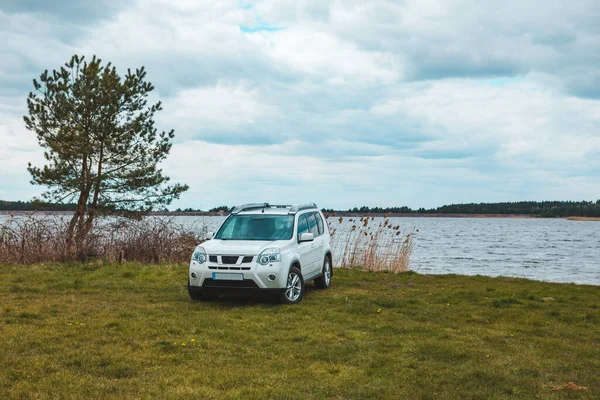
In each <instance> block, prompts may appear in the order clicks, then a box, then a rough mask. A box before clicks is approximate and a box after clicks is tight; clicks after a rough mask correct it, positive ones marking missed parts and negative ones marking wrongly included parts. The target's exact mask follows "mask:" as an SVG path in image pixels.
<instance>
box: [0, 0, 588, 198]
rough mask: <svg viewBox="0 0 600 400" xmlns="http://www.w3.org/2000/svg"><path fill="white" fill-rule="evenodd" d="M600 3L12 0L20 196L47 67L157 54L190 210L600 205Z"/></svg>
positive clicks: (14, 159) (11, 140)
mask: <svg viewBox="0 0 600 400" xmlns="http://www.w3.org/2000/svg"><path fill="white" fill-rule="evenodd" d="M598 21H600V2H598V0H572V1H568V2H567V1H547V0H539V1H538V0H488V1H463V0H439V1H438V0H405V1H404V0H398V1H375V0H374V1H354V0H343V1H341V0H340V1H333V2H326V1H305V0H282V1H274V0H273V1H245V0H243V1H242V0H233V1H229V0H219V1H218V2H216V1H206V2H203V1H196V0H178V1H171V0H164V1H163V0H140V1H126V0H124V1H108V0H62V1H60V2H59V1H44V0H0V60H1V62H0V199H4V200H27V199H31V198H32V197H33V196H37V195H39V194H40V193H41V192H42V188H40V187H35V186H32V185H30V184H29V183H28V182H29V175H28V173H27V171H26V166H27V162H28V161H31V162H33V163H34V164H37V165H41V164H42V163H43V161H44V160H43V157H42V152H41V150H40V148H39V146H38V144H37V142H36V139H35V136H34V134H33V133H31V132H28V131H27V130H26V129H25V127H24V124H23V122H22V117H23V115H24V114H25V112H26V97H27V93H28V92H29V91H30V90H31V89H32V83H31V82H32V79H33V78H35V77H37V76H38V75H39V74H40V73H41V72H42V71H43V70H44V69H49V70H52V69H56V68H59V67H60V66H61V65H62V64H63V63H64V62H66V61H68V60H69V59H70V57H71V55H72V54H75V53H77V54H83V55H86V56H89V57H91V56H92V55H94V54H95V55H98V56H99V57H100V58H102V59H103V60H107V61H108V60H110V61H112V62H113V64H114V65H116V67H117V69H118V70H119V71H123V72H124V71H126V69H127V68H129V67H130V68H136V67H139V66H142V65H144V66H145V67H146V69H147V71H148V78H149V80H150V81H152V82H153V83H154V84H155V86H156V91H155V97H156V99H160V100H161V101H162V102H163V106H164V110H163V111H162V112H161V113H160V116H158V118H157V123H158V125H159V127H160V128H162V129H165V130H167V129H170V128H174V129H175V133H176V137H175V144H174V146H173V148H172V151H171V155H170V156H169V158H168V160H167V161H166V162H165V163H164V164H163V169H164V171H165V173H166V174H167V175H169V176H171V178H172V180H173V181H176V182H182V183H187V184H189V186H190V190H189V191H188V192H187V193H186V194H184V195H183V196H182V198H181V199H180V200H179V201H177V202H175V203H174V204H173V206H172V208H174V207H175V208H176V207H194V208H199V207H202V208H203V209H206V208H209V207H213V206H216V205H220V204H230V205H231V204H237V203H244V202H254V201H269V202H272V203H280V202H284V203H289V202H304V201H315V202H317V204H319V205H320V206H322V207H334V208H347V207H350V206H355V205H357V206H360V205H370V206H376V205H379V206H386V205H389V206H402V205H408V206H411V207H414V208H418V207H435V206H440V205H443V204H449V203H460V202H497V201H517V200H584V199H585V200H596V199H599V198H600V24H599V23H598Z"/></svg>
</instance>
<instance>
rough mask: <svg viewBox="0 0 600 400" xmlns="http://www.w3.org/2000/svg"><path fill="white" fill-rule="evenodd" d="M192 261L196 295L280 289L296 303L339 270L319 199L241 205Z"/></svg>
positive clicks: (190, 286) (193, 294)
mask: <svg viewBox="0 0 600 400" xmlns="http://www.w3.org/2000/svg"><path fill="white" fill-rule="evenodd" d="M207 239H209V240H207V241H206V242H204V243H202V244H201V245H199V246H197V247H196V249H195V250H194V254H193V255H192V261H191V262H190V273H189V277H188V292H189V294H190V297H191V298H192V300H202V299H204V298H206V297H209V296H214V295H217V294H221V293H241V292H244V291H246V290H250V291H265V292H275V293H277V294H278V295H279V296H280V298H281V301H282V302H283V303H287V304H296V303H298V302H299V301H300V300H301V299H302V295H303V294H304V284H305V282H308V281H310V280H314V281H315V285H316V286H317V287H318V288H321V289H326V288H328V287H329V285H330V284H331V277H332V275H333V270H332V261H331V236H330V235H329V227H328V226H327V222H326V220H325V217H324V216H323V213H322V212H321V211H320V210H319V209H318V208H317V206H316V204H314V203H310V204H303V205H291V206H289V205H288V206H276V205H269V204H268V203H261V204H245V205H243V206H238V207H236V208H235V209H234V210H233V211H232V212H231V215H229V217H228V218H227V219H226V220H225V222H223V224H222V225H221V227H220V228H219V230H218V231H217V233H216V234H215V235H214V236H213V235H212V234H211V233H209V234H208V238H207Z"/></svg>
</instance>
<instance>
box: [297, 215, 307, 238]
mask: <svg viewBox="0 0 600 400" xmlns="http://www.w3.org/2000/svg"><path fill="white" fill-rule="evenodd" d="M304 232H308V222H307V221H306V214H304V215H301V216H299V217H298V240H300V235H302V234H303V233H304Z"/></svg>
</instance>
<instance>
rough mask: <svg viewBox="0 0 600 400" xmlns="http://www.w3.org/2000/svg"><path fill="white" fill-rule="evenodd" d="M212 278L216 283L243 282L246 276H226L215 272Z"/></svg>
mask: <svg viewBox="0 0 600 400" xmlns="http://www.w3.org/2000/svg"><path fill="white" fill-rule="evenodd" d="M212 278H213V280H215V281H243V280H244V274H225V273H221V272H213V274H212Z"/></svg>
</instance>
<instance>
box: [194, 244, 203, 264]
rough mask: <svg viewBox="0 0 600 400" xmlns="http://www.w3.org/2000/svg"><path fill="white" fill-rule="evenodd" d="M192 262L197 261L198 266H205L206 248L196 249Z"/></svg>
mask: <svg viewBox="0 0 600 400" xmlns="http://www.w3.org/2000/svg"><path fill="white" fill-rule="evenodd" d="M192 260H194V261H196V262H197V263H198V264H204V263H205V262H206V251H205V250H204V247H200V246H198V247H196V249H195V250H194V254H193V255H192Z"/></svg>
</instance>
